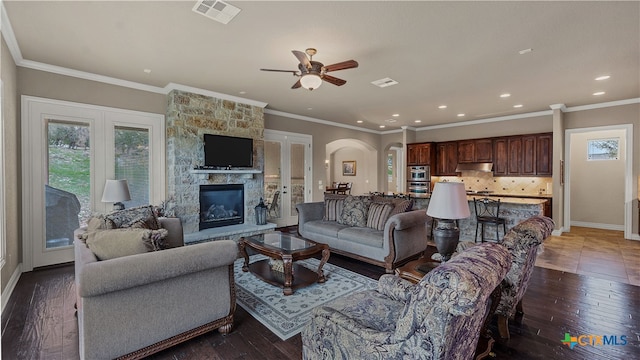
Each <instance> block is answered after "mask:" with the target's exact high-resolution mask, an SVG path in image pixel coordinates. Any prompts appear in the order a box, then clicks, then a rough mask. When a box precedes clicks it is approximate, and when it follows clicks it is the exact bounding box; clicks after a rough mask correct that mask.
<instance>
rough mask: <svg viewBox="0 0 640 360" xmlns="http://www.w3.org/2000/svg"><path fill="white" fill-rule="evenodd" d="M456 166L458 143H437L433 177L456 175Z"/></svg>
mask: <svg viewBox="0 0 640 360" xmlns="http://www.w3.org/2000/svg"><path fill="white" fill-rule="evenodd" d="M457 166H458V142H457V141H447V142H441V143H437V146H436V173H435V175H440V176H443V175H453V176H455V175H457V173H456V167H457Z"/></svg>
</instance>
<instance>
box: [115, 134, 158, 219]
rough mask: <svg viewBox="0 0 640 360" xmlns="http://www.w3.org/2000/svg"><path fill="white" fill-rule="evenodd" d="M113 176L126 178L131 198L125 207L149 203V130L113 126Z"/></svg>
mask: <svg viewBox="0 0 640 360" xmlns="http://www.w3.org/2000/svg"><path fill="white" fill-rule="evenodd" d="M114 136H115V147H114V149H115V178H116V179H118V180H127V184H128V185H129V193H130V194H131V200H129V201H125V202H124V205H125V207H127V208H130V207H136V206H141V205H148V204H150V201H149V198H150V194H149V192H150V186H149V179H150V176H149V161H150V156H149V130H148V129H137V128H131V127H121V126H116V127H115V134H114Z"/></svg>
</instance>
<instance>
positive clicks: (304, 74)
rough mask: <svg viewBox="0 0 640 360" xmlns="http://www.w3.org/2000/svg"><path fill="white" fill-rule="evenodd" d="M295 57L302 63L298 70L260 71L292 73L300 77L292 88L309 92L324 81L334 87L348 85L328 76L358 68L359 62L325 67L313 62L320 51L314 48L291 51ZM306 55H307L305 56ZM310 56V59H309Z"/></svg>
mask: <svg viewBox="0 0 640 360" xmlns="http://www.w3.org/2000/svg"><path fill="white" fill-rule="evenodd" d="M291 52H292V53H293V55H295V57H296V58H297V59H298V61H300V63H299V64H298V69H299V70H300V71H296V70H274V69H260V70H262V71H276V72H290V73H293V76H298V77H300V79H298V81H296V83H295V84H293V86H292V87H291V88H292V89H297V88H299V87H303V88H305V89H308V90H313V89H317V88H318V87H320V85H321V84H322V80H324V81H326V82H328V83H331V84H333V85H337V86H342V85H344V84H346V83H347V81H346V80H342V79H338V78H337V77H334V76H331V75H327V73H328V72H331V71H338V70H346V69H352V68H357V67H358V62H357V61H355V60H347V61H343V62H339V63H336V64H332V65H327V66H324V64H323V63H321V62H319V61H313V55H315V54H316V53H317V52H318V51H317V50H316V49H314V48H308V49H307V50H305V52H302V51H298V50H291ZM305 53H306V54H305ZM307 55H308V57H307Z"/></svg>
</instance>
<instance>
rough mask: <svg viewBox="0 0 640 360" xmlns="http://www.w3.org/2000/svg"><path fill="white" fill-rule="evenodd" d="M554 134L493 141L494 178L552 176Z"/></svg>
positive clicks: (501, 138)
mask: <svg viewBox="0 0 640 360" xmlns="http://www.w3.org/2000/svg"><path fill="white" fill-rule="evenodd" d="M552 152H553V134H550V133H546V134H533V135H518V136H506V137H500V138H495V139H494V140H493V156H494V158H493V175H494V176H551V175H552V166H553V163H552V156H551V154H552Z"/></svg>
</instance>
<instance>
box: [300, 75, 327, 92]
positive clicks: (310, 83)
mask: <svg viewBox="0 0 640 360" xmlns="http://www.w3.org/2000/svg"><path fill="white" fill-rule="evenodd" d="M321 84H322V79H321V78H320V76H318V75H316V74H304V75H302V78H300V85H302V87H303V88H305V89H307V90H314V89H317V88H319V87H320V85H321Z"/></svg>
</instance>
